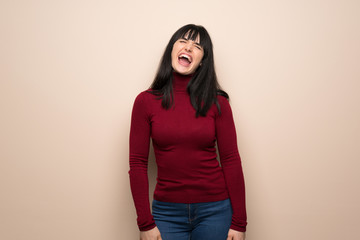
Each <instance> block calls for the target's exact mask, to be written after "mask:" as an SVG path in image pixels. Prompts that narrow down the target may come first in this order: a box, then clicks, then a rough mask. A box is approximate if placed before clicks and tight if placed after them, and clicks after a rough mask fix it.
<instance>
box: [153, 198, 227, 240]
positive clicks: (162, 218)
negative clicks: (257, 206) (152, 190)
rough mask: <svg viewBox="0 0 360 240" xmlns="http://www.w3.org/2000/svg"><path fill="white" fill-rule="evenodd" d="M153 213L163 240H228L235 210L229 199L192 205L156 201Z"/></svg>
mask: <svg viewBox="0 0 360 240" xmlns="http://www.w3.org/2000/svg"><path fill="white" fill-rule="evenodd" d="M152 214H153V216H154V219H155V223H156V225H157V227H158V228H159V230H160V233H161V237H162V239H163V240H226V238H227V234H228V232H229V228H230V225H231V216H232V208H231V204H230V200H229V199H226V200H223V201H217V202H206V203H190V204H184V203H168V202H161V201H157V200H154V201H153V204H152Z"/></svg>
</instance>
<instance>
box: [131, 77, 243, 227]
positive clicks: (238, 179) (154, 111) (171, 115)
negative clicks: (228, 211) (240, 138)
mask: <svg viewBox="0 0 360 240" xmlns="http://www.w3.org/2000/svg"><path fill="white" fill-rule="evenodd" d="M190 79H191V77H189V76H183V75H179V74H174V81H173V89H174V105H173V106H172V107H171V108H170V109H168V110H166V109H164V108H163V107H162V106H161V99H157V98H158V97H156V96H155V95H153V94H151V93H149V92H147V91H144V92H142V93H140V94H139V95H138V96H137V97H136V99H135V102H134V106H133V111H132V118H131V128H130V171H129V175H130V185H131V191H132V194H133V198H134V203H135V208H136V212H137V216H138V219H137V221H138V226H139V229H140V230H141V231H145V230H150V229H152V228H154V227H155V222H154V220H153V217H152V215H151V211H150V203H149V186H148V175H147V166H148V155H149V145H150V137H151V138H152V143H153V147H154V152H155V157H156V163H157V167H158V176H157V185H156V189H155V192H154V199H156V200H158V201H163V202H175V203H199V202H213V201H221V200H225V199H227V198H230V200H231V205H232V208H233V216H232V225H231V228H232V229H234V230H237V231H242V232H244V231H245V230H246V210H245V187H244V178H243V172H242V167H241V160H240V156H239V153H238V148H237V141H236V131H235V126H234V121H233V117H232V112H231V108H230V105H229V102H228V100H227V99H226V98H225V97H223V96H218V102H219V104H220V109H221V114H219V112H218V109H217V107H216V105H215V104H213V106H212V107H211V108H210V110H209V111H208V113H207V115H206V117H201V116H199V117H195V110H194V108H193V107H192V105H191V103H190V96H189V94H188V93H187V91H186V87H187V84H188V82H189V81H190ZM216 143H217V145H218V151H219V155H220V163H221V166H220V165H219V162H218V160H217V154H216V149H215V144H216Z"/></svg>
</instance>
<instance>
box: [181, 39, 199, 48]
mask: <svg viewBox="0 0 360 240" xmlns="http://www.w3.org/2000/svg"><path fill="white" fill-rule="evenodd" d="M180 39H184V40H186V41H189V39H188V38H185V37H181V38H180ZM190 40H191V39H190ZM191 41H193V40H191ZM193 42H194V44H195V45H196V46H199V47H201V48H202V46H201V45H200V43H197V42H195V41H193Z"/></svg>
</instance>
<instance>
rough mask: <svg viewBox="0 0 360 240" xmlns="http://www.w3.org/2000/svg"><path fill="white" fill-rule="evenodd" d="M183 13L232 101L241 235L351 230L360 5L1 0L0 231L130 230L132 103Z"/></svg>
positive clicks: (316, 238) (61, 238)
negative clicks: (244, 212)
mask: <svg viewBox="0 0 360 240" xmlns="http://www.w3.org/2000/svg"><path fill="white" fill-rule="evenodd" d="M188 23H195V24H201V25H204V26H205V27H206V28H207V29H208V31H209V33H210V35H211V36H212V39H213V43H214V46H215V48H214V52H215V61H216V69H217V73H218V77H219V81H220V83H221V85H222V87H223V88H224V89H225V90H226V91H227V92H228V93H229V95H230V98H231V99H230V103H231V106H232V109H233V114H234V119H235V123H236V127H237V133H238V145H239V150H240V154H241V157H242V163H243V168H244V173H245V179H246V187H247V209H248V222H249V225H248V231H247V239H249V240H289V239H291V240H300V239H301V240H303V239H311V240H335V239H336V240H338V239H360V233H359V231H358V228H359V227H358V224H359V221H360V219H359V216H360V206H359V205H360V204H359V203H360V194H359V183H360V176H359V167H360V164H359V160H360V129H359V123H360V107H359V103H360V94H359V90H360V67H359V63H360V2H359V1H358V0H297V1H296V0H273V1H266V0H252V1H243V0H241V1H239V0H236V1H235V0H233V1H226V0H224V1H214V0H192V1H189V0H183V1H169V0H161V1H160V0H152V1H137V0H135V1H133V0H132V1H119V0H101V1H100V0H86V1H85V0H63V1H47V0H11V1H10V0H7V1H6V0H2V1H1V2H0V35H1V37H0V43H1V44H0V108H1V109H0V111H1V118H0V121H1V125H0V131H1V134H0V136H1V138H0V141H1V142H0V148H1V151H0V153H1V156H0V160H1V161H0V171H1V172H0V194H1V197H0V239H4V240H65V239H66V240H83V239H86V240H119V239H130V240H131V239H134V240H136V239H138V230H137V226H136V216H135V209H134V207H133V202H132V198H131V194H130V188H129V180H128V179H129V178H128V168H129V167H128V135H129V126H130V114H131V108H132V104H133V101H134V99H135V97H136V95H137V94H138V93H139V92H140V91H143V90H145V89H147V88H148V87H149V85H150V83H151V81H152V79H153V77H154V74H155V71H156V69H157V66H158V63H159V60H160V57H161V55H162V53H163V50H164V48H165V45H166V44H167V42H168V40H169V39H170V37H171V35H172V34H173V32H175V31H176V30H177V29H178V28H179V27H181V26H183V25H185V24H188ZM150 161H151V163H150V173H151V174H150V178H151V182H152V188H153V185H154V175H155V172H156V168H155V166H154V163H153V157H151V159H150ZM151 194H152V193H151Z"/></svg>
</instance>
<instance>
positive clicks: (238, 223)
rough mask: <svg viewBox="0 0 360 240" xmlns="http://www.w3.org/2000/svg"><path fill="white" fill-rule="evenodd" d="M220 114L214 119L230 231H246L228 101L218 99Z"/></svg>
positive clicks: (240, 180)
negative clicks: (231, 210)
mask: <svg viewBox="0 0 360 240" xmlns="http://www.w3.org/2000/svg"><path fill="white" fill-rule="evenodd" d="M218 100H219V104H220V107H221V114H219V115H218V116H217V117H216V123H215V124H216V125H215V127H216V138H217V145H218V150H219V155H220V162H221V166H222V169H223V172H224V176H225V181H226V186H227V188H228V192H229V196H230V200H231V205H232V208H233V216H232V223H231V227H230V228H231V229H234V230H237V231H241V232H245V231H246V225H247V222H246V207H245V183H244V176H243V171H242V166H241V159H240V155H239V152H238V147H237V139H236V130H235V124H234V120H233V116H232V111H231V107H230V104H229V102H228V100H227V99H226V98H224V97H221V96H219V97H218Z"/></svg>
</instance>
